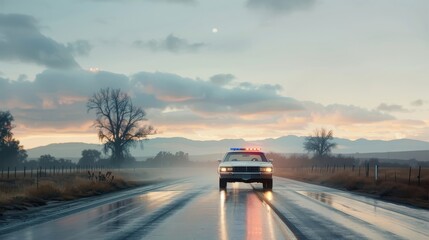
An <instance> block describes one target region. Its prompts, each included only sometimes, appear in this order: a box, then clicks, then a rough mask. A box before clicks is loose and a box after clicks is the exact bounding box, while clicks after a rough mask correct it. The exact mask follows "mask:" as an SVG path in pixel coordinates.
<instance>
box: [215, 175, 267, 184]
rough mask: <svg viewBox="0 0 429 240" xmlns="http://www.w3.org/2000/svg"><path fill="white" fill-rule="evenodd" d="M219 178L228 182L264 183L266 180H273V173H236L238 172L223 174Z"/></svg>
mask: <svg viewBox="0 0 429 240" xmlns="http://www.w3.org/2000/svg"><path fill="white" fill-rule="evenodd" d="M219 178H220V179H223V180H226V181H227V182H246V183H251V182H263V181H264V180H266V179H272V178H273V174H272V173H262V172H261V173H236V172H222V173H220V174H219Z"/></svg>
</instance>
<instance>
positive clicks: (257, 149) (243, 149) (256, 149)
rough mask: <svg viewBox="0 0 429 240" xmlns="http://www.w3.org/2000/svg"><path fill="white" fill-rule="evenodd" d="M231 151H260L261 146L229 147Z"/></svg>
mask: <svg viewBox="0 0 429 240" xmlns="http://www.w3.org/2000/svg"><path fill="white" fill-rule="evenodd" d="M231 151H261V148H255V147H254V148H231Z"/></svg>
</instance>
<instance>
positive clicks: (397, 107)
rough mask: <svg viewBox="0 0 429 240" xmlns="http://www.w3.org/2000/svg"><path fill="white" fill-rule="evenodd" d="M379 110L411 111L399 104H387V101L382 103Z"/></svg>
mask: <svg viewBox="0 0 429 240" xmlns="http://www.w3.org/2000/svg"><path fill="white" fill-rule="evenodd" d="M377 110H378V111H381V112H409V111H408V110H407V109H405V108H404V107H402V106H401V105H397V104H386V103H381V104H380V105H379V106H378V107H377Z"/></svg>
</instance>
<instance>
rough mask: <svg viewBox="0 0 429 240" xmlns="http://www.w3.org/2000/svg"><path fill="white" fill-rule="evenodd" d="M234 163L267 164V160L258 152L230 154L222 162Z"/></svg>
mask: <svg viewBox="0 0 429 240" xmlns="http://www.w3.org/2000/svg"><path fill="white" fill-rule="evenodd" d="M235 161H254V162H267V159H266V158H265V155H264V154H263V153H260V152H230V153H228V154H227V155H226V156H225V159H224V162H235Z"/></svg>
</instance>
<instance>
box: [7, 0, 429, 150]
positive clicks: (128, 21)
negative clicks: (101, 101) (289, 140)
mask: <svg viewBox="0 0 429 240" xmlns="http://www.w3.org/2000/svg"><path fill="white" fill-rule="evenodd" d="M105 87H111V88H120V89H121V90H122V91H125V92H127V93H128V94H129V95H130V96H131V97H132V100H133V103H135V104H138V105H139V106H141V107H142V108H143V109H144V110H145V111H146V113H147V119H148V121H147V122H145V124H151V125H153V126H154V127H155V128H156V129H157V130H158V134H157V135H155V137H186V138H190V139H194V140H217V139H224V138H228V139H235V138H243V139H246V140H257V139H264V138H278V137H281V136H286V135H298V136H306V135H309V134H311V133H312V132H313V130H314V129H316V128H321V127H324V128H327V129H332V130H333V131H334V135H335V136H336V137H342V138H348V139H352V140H353V139H359V138H367V139H380V140H390V139H400V138H411V139H418V140H425V141H429V97H428V96H429V95H428V91H429V1H427V0H377V1H374V0H349V1H344V0H234V1H231V0H57V1H52V0H49V1H48V0H38V1H24V0H0V111H10V112H11V113H12V115H13V116H14V118H15V122H14V124H15V128H14V134H15V137H16V138H17V139H18V140H20V141H21V143H22V144H23V145H24V147H25V148H33V147H36V146H42V145H46V144H49V143H60V142H89V143H98V142H99V141H98V138H97V134H96V132H97V131H96V129H94V127H93V126H92V124H93V120H94V119H95V116H94V113H91V112H89V113H88V112H87V110H86V102H87V100H88V99H89V97H91V96H92V94H94V93H95V92H96V91H98V90H99V89H100V88H105Z"/></svg>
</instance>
